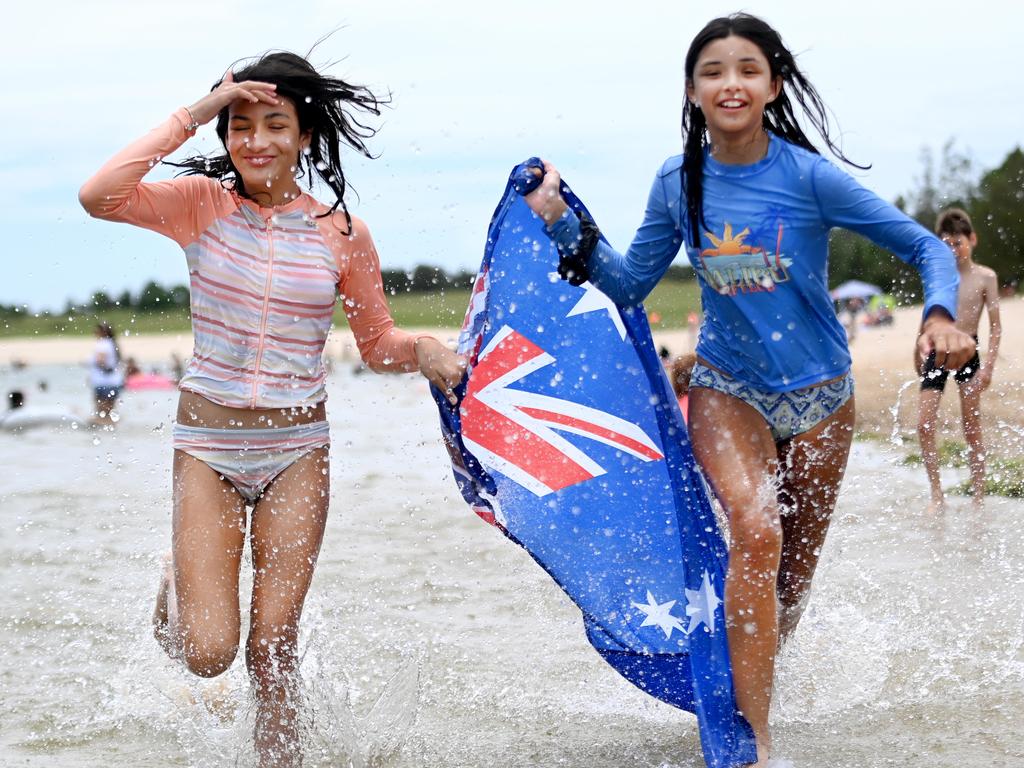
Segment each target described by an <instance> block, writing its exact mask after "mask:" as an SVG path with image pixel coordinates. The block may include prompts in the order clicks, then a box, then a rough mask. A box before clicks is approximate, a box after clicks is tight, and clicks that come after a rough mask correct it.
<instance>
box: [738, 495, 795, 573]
mask: <svg viewBox="0 0 1024 768" xmlns="http://www.w3.org/2000/svg"><path fill="white" fill-rule="evenodd" d="M729 530H730V535H731V538H732V546H731V547H730V549H731V550H732V554H731V557H739V558H740V559H741V560H743V561H745V562H746V563H748V564H749V565H752V566H763V567H770V566H774V568H773V569H772V570H777V569H778V562H779V557H780V556H781V554H782V524H781V522H780V521H779V511H778V508H777V506H775V505H753V506H751V507H748V508H746V509H743V510H736V511H734V512H732V513H730V516H729Z"/></svg>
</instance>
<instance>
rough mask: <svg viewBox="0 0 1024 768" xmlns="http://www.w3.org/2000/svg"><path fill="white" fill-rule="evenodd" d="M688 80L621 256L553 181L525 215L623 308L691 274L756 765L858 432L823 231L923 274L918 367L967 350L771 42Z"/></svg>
mask: <svg viewBox="0 0 1024 768" xmlns="http://www.w3.org/2000/svg"><path fill="white" fill-rule="evenodd" d="M685 69H686V100H685V102H684V106H683V130H684V135H685V139H686V147H685V154H684V155H683V156H677V157H673V158H669V159H668V160H667V161H665V163H664V164H663V165H662V166H661V168H660V169H659V170H658V172H657V175H656V176H655V178H654V185H653V187H652V189H651V193H650V198H649V200H648V203H647V210H646V213H645V215H644V220H643V224H642V225H641V226H640V229H639V230H638V231H637V233H636V236H635V238H634V240H633V243H632V245H631V246H630V248H629V250H628V251H626V253H625V254H619V253H617V252H616V251H614V250H613V249H612V248H611V247H609V246H608V245H606V244H605V243H602V242H600V241H597V238H595V237H593V236H592V235H593V232H592V231H591V232H587V230H588V229H590V230H592V228H593V223H592V222H589V221H583V222H581V221H579V220H578V219H577V217H576V216H575V215H573V214H572V213H571V212H570V211H569V210H568V208H567V207H566V204H565V202H564V201H563V200H562V198H561V196H560V194H559V184H560V178H559V174H558V171H557V170H556V169H555V167H554V166H553V165H551V164H550V163H545V166H544V179H543V181H542V183H541V185H540V186H539V187H538V188H537V189H536V190H535V191H534V192H532V193H531V194H530V195H528V196H527V198H526V199H527V202H528V203H529V204H530V207H531V208H532V209H533V210H534V211H535V212H536V213H537V214H538V215H539V216H541V217H542V218H543V219H544V221H545V223H546V224H547V231H548V234H549V235H550V236H551V237H552V239H553V240H554V242H555V244H556V245H557V246H558V250H559V252H560V254H561V256H562V263H561V265H560V272H561V273H562V274H563V276H565V277H567V278H568V279H570V281H572V282H574V283H576V284H579V283H582V282H583V281H584V280H586V279H590V280H591V281H592V282H593V283H594V284H595V285H597V286H598V287H599V288H600V289H601V290H602V291H604V292H605V293H606V294H608V295H609V296H610V297H611V298H613V299H614V300H615V301H616V302H618V303H620V304H625V305H630V304H637V303H639V302H641V301H642V300H643V299H644V297H645V296H646V295H647V294H648V293H649V292H650V291H651V289H652V288H653V287H654V285H655V284H656V283H657V282H658V280H659V279H660V278H661V276H662V275H663V274H664V272H665V270H666V269H667V268H668V266H669V264H670V263H671V262H672V260H673V258H674V257H675V255H676V254H677V253H678V251H679V249H680V247H683V246H684V245H685V247H686V250H687V254H688V256H689V258H690V262H691V263H692V264H693V267H694V269H695V270H696V272H697V275H698V278H699V280H700V285H701V300H702V302H703V307H704V316H705V320H704V325H703V327H702V328H701V334H700V341H699V343H698V345H697V357H698V362H697V365H696V366H695V368H694V370H693V373H692V376H691V380H690V408H689V415H690V424H689V429H690V439H691V442H692V445H693V452H694V455H695V456H696V458H697V460H698V462H699V463H700V465H701V468H702V470H703V472H704V475H705V477H706V478H707V479H708V481H709V483H710V485H711V487H712V489H713V490H714V493H715V495H716V496H717V497H718V499H719V501H720V502H721V504H722V507H723V508H724V510H725V512H726V514H727V515H728V517H729V523H730V542H729V547H730V550H729V569H728V573H727V578H726V589H725V611H726V618H727V626H728V634H729V648H730V655H731V656H732V664H733V679H734V684H735V689H736V699H737V704H738V706H739V708H740V710H741V711H742V713H743V714H744V716H745V717H746V718H747V720H748V721H749V722H750V725H751V726H752V728H753V730H754V734H755V736H756V738H757V747H758V762H757V765H758V766H761V765H764V764H766V762H767V760H768V754H769V751H770V748H771V738H770V733H769V728H768V710H769V704H770V701H771V690H772V676H773V673H774V666H775V654H776V649H777V648H778V645H779V643H780V640H782V639H785V637H786V636H788V635H789V633H791V632H792V631H793V629H794V628H795V627H796V624H797V622H798V621H799V619H800V615H801V613H802V610H803V606H804V602H805V597H806V595H807V590H808V588H809V587H810V583H811V577H812V575H813V573H814V569H815V566H816V565H817V561H818V554H819V552H820V551H821V547H822V544H823V543H824V539H825V533H826V531H827V529H828V523H829V518H830V516H831V514H832V510H833V508H834V506H835V501H836V495H837V492H838V490H839V483H840V481H841V479H842V476H843V472H844V471H845V467H846V459H847V456H848V454H849V449H850V442H851V440H852V433H853V423H854V400H853V381H852V379H851V377H850V353H849V350H848V349H847V345H846V335H845V333H844V331H843V328H842V326H841V325H840V324H839V322H838V320H837V319H836V316H835V312H834V310H833V308H832V302H831V300H830V299H829V296H828V281H827V267H828V235H829V231H830V230H831V229H832V228H833V227H836V226H841V227H846V228H849V229H852V230H854V231H856V232H859V233H860V234H862V235H865V236H867V237H869V238H870V239H872V240H873V241H875V242H876V243H878V244H879V245H881V246H883V247H884V248H886V249H887V250H890V251H893V252H894V253H896V254H897V255H898V256H899V257H900V258H902V259H903V260H905V261H907V262H908V263H910V264H913V265H914V266H915V267H917V269H918V270H919V271H920V273H921V277H922V280H923V282H924V287H925V309H924V319H923V323H922V326H921V331H920V337H919V340H918V351H919V354H920V355H922V358H923V357H926V356H927V355H928V354H929V353H931V352H932V351H934V352H935V354H936V357H937V358H938V359H939V360H940V361H942V362H941V364H942V365H943V366H944V367H945V368H948V369H951V370H955V369H956V368H957V367H958V366H961V365H963V364H964V363H965V362H967V360H968V358H970V356H971V355H972V354H973V353H974V341H973V340H972V339H971V337H970V336H968V335H967V334H965V333H962V332H961V331H958V330H957V329H956V327H955V326H954V324H953V317H954V314H955V312H956V299H957V272H956V267H955V264H954V262H953V258H952V255H951V254H950V252H949V249H948V248H947V247H945V246H944V245H943V244H942V243H941V242H940V241H939V240H938V239H937V238H935V237H934V236H933V235H932V234H931V233H930V232H928V231H927V230H925V229H924V228H923V227H921V226H919V225H917V224H916V223H915V222H913V221H912V220H910V219H909V218H907V217H906V216H905V215H904V214H903V213H901V212H900V211H899V210H898V209H896V208H895V207H894V206H892V205H890V204H888V203H886V202H885V201H883V200H881V199H880V198H878V197H877V196H876V195H874V194H873V193H871V192H869V191H867V190H866V189H864V188H863V187H861V186H860V185H859V184H858V183H857V182H856V181H854V180H853V179H852V178H850V177H849V176H847V175H846V174H845V173H844V172H842V171H840V170H838V169H837V168H836V167H835V166H833V165H832V164H831V163H830V162H829V161H827V160H826V159H824V158H823V157H821V155H819V154H818V152H817V150H816V149H815V148H814V146H813V145H812V144H811V142H810V140H809V139H808V138H807V137H806V136H805V135H804V133H803V131H802V130H801V128H800V127H799V126H798V125H797V122H796V120H795V117H794V114H793V108H792V103H791V102H790V97H793V98H795V100H796V102H797V103H798V104H800V106H801V107H802V109H803V112H804V114H805V116H806V118H807V119H808V120H809V121H810V123H811V124H812V125H813V126H814V127H815V128H816V129H817V131H818V133H819V134H820V135H821V137H822V139H823V140H824V141H825V143H826V144H827V146H828V147H829V149H830V150H832V151H833V152H834V153H835V154H836V156H837V157H839V158H840V159H842V160H843V161H845V162H849V160H847V158H846V157H845V156H844V155H843V154H842V152H841V151H839V150H838V149H837V148H836V147H835V145H834V144H833V142H832V140H831V139H830V137H829V130H828V120H827V117H826V112H825V107H824V105H823V104H822V102H821V100H820V98H819V97H818V95H817V92H816V91H815V90H814V88H813V86H812V85H811V84H810V83H809V82H808V81H807V79H806V78H805V77H804V75H803V74H802V73H801V72H800V71H799V70H798V69H797V66H796V62H795V60H794V58H793V55H792V53H790V51H789V50H787V49H786V47H785V46H784V44H783V43H782V40H781V38H780V37H779V35H778V33H777V32H776V31H775V30H774V29H772V28H771V27H770V26H769V25H768V24H766V23H765V22H763V21H761V20H760V19H757V18H755V17H753V16H749V15H746V14H736V15H733V16H729V17H727V18H720V19H715V20H713V21H712V22H710V23H709V24H708V25H707V26H706V27H705V28H704V29H703V30H702V31H701V32H700V33H699V34H698V35H697V37H696V38H695V39H694V41H693V43H692V44H691V45H690V49H689V51H688V53H687V56H686V64H685ZM851 164H852V163H851ZM538 173H539V171H538ZM595 242H596V245H595ZM588 250H589V252H587V251H588Z"/></svg>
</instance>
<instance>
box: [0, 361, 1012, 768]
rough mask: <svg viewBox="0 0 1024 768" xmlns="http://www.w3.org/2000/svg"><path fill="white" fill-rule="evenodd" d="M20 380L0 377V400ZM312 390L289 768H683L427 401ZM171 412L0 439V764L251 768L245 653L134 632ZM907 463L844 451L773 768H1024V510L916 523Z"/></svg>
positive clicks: (134, 402)
mask: <svg viewBox="0 0 1024 768" xmlns="http://www.w3.org/2000/svg"><path fill="white" fill-rule="evenodd" d="M19 376H20V377H21V378H22V379H27V380H29V381H31V382H34V381H35V380H36V379H38V378H40V377H45V378H46V379H47V380H48V381H49V383H50V391H49V392H47V393H45V394H40V393H37V392H34V391H33V392H31V393H30V395H29V397H30V401H32V402H35V403H37V404H40V405H43V404H56V403H61V404H64V405H70V406H73V407H77V409H78V410H79V411H80V412H82V413H84V411H85V410H86V392H85V387H84V383H83V374H82V372H81V371H80V370H74V369H66V368H57V367H53V368H40V369H32V370H30V371H28V372H24V373H22V374H19ZM14 381H15V375H14V374H12V373H10V372H0V391H6V390H7V389H9V388H10V387H11V386H12V383H14ZM329 391H330V400H329V410H330V417H331V424H332V433H333V441H334V443H333V448H332V453H333V457H332V469H331V479H332V506H331V518H330V521H329V523H328V530H327V536H326V540H325V542H324V547H323V552H322V555H321V558H320V562H319V567H318V569H317V575H316V578H315V580H314V584H313V588H312V590H311V593H310V597H309V600H308V602H307V608H306V613H305V616H304V620H303V622H304V627H303V634H302V637H303V653H304V659H303V664H302V669H303V679H304V681H305V686H306V696H307V699H308V701H309V706H308V711H309V712H310V715H309V718H308V719H309V723H308V724H307V725H308V727H307V731H308V733H307V760H306V765H307V766H332V767H333V766H336V767H338V768H342V767H344V766H349V765H355V766H361V765H381V766H385V765H386V766H395V767H396V768H398V767H400V766H401V767H404V766H418V767H419V766H423V767H426V766H430V767H435V766H466V767H467V768H468V767H475V766H494V765H497V766H510V767H516V766H541V765H543V766H571V767H576V766H579V767H580V768H583V767H584V766H586V767H587V768H605V767H607V768H611V767H612V766H615V767H621V766H644V767H648V766H649V767H650V768H670V767H672V768H684V767H685V768H689V767H693V768H696V767H697V766H701V765H702V761H701V759H700V756H699V745H698V741H697V734H696V727H695V724H694V720H693V718H692V717H691V716H689V715H687V714H685V713H680V712H678V711H676V710H673V709H672V708H670V707H668V706H666V705H663V704H660V703H658V702H656V701H654V700H652V699H650V698H648V697H646V696H644V695H643V694H641V693H639V692H638V691H637V690H635V689H634V688H632V687H631V686H630V685H629V684H627V683H626V682H624V681H623V680H622V679H620V678H619V677H618V676H617V675H616V674H615V673H614V672H612V671H611V669H610V668H609V667H607V666H606V665H605V664H604V663H603V662H602V661H601V660H600V659H599V658H598V657H597V655H596V654H595V653H594V652H593V651H592V650H591V649H590V648H589V646H588V645H587V643H586V641H585V639H584V636H583V632H582V629H581V626H582V625H581V620H580V617H579V613H578V611H576V609H575V608H574V607H573V606H572V605H571V604H570V603H569V601H568V599H567V598H565V597H564V596H563V595H562V593H561V592H560V591H559V590H558V589H557V588H556V587H555V586H554V584H553V583H552V582H551V581H550V580H549V579H548V577H547V576H546V575H545V574H544V573H543V572H542V571H541V570H540V569H539V568H538V567H537V566H536V565H535V564H534V563H533V561H532V560H531V559H530V558H529V557H528V556H527V555H526V554H525V553H523V552H522V551H520V550H519V549H518V548H517V547H515V546H514V545H512V544H511V543H509V542H507V541H506V540H504V539H503V538H502V537H501V536H500V535H499V534H498V533H497V532H496V531H495V530H493V529H492V528H490V527H489V526H487V525H485V524H483V523H482V522H480V521H479V520H478V519H477V518H476V517H475V516H474V515H473V514H472V513H471V512H470V511H469V510H468V508H466V507H465V505H464V504H463V503H462V501H461V498H459V497H458V494H457V492H456V491H455V487H454V483H453V482H452V480H451V475H450V471H449V468H448V462H447V456H446V454H445V452H444V450H443V449H442V447H441V445H440V441H439V437H438V430H437V428H436V416H435V411H434V406H433V404H432V403H431V402H430V401H429V399H428V398H427V396H426V388H425V385H423V384H421V383H420V381H419V380H418V379H413V378H410V377H399V378H383V377H376V376H371V375H366V376H353V375H352V374H351V373H350V372H349V371H347V370H344V371H339V372H337V373H335V374H334V375H332V377H331V380H330V385H329ZM174 402H175V396H174V393H162V392H158V393H131V394H129V395H128V396H127V397H126V398H125V400H124V401H123V403H122V407H121V415H122V419H121V422H120V423H119V425H118V428H117V431H116V432H114V433H107V432H93V431H89V430H72V429H70V428H62V429H38V430H34V431H31V432H26V433H24V434H21V435H17V436H15V435H11V434H7V433H3V432H0V466H3V467H4V468H5V472H4V475H3V480H2V481H0V584H2V587H3V588H2V589H0V700H2V701H3V705H4V706H3V709H4V717H3V718H0V765H2V766H56V767H58V768H71V767H72V766H74V767H76V768H77V767H78V766H83V767H84V766H109V765H127V766H139V767H140V768H142V767H145V766H203V767H204V768H205V767H207V766H235V765H239V766H247V765H249V762H250V757H249V751H248V750H249V747H248V742H249V739H248V732H249V729H250V727H251V720H250V718H251V712H250V708H249V705H248V703H247V702H248V695H247V683H246V677H245V671H244V665H243V664H242V663H241V660H238V661H236V663H235V665H234V667H232V669H231V670H230V671H229V672H228V673H227V674H226V675H225V676H224V679H223V680H222V681H197V680H195V679H191V678H190V677H189V676H188V675H187V674H186V673H184V672H182V671H180V670H178V669H177V668H175V667H174V666H173V665H172V664H171V663H170V662H168V661H167V660H166V659H165V658H164V657H163V656H162V654H161V653H160V651H159V650H158V648H157V645H156V643H155V642H154V641H153V640H152V636H151V634H150V630H149V617H150V614H151V612H152V607H153V595H154V592H155V588H156V586H157V581H158V577H159V571H160V557H161V555H162V553H163V552H164V551H166V550H167V548H168V545H169V506H170V505H169V500H170V457H171V449H170V422H171V416H172V414H173V408H174ZM901 457H902V454H901V453H899V452H897V451H896V450H895V449H893V448H891V447H889V446H888V445H884V444H876V443H857V444H856V445H855V447H854V452H853V456H852V458H851V462H850V468H849V471H848V473H847V477H846V481H845V484H844V487H843V493H842V496H841V498H840V502H839V507H838V510H837V512H836V515H835V517H834V519H833V523H832V530H831V533H830V536H829V539H828V542H827V544H826V546H825V551H824V553H823V556H822V562H821V565H820V567H819V571H818V576H817V577H816V582H815V589H814V591H813V593H812V598H811V602H810V605H809V607H808V610H807V614H806V616H805V619H804V621H803V623H802V624H801V626H800V628H799V629H798V631H797V633H796V635H795V636H794V638H793V640H792V641H791V643H790V645H789V646H788V647H787V648H786V649H785V651H784V654H783V656H782V658H781V660H780V670H779V675H778V683H777V685H778V688H777V691H778V693H777V698H776V705H775V707H776V712H775V715H774V721H775V723H776V724H777V725H776V747H777V749H776V752H777V754H779V755H781V756H784V757H787V758H789V759H790V760H792V761H793V763H794V765H795V766H797V768H816V767H818V766H823V767H824V766H850V767H856V766H865V767H867V766H921V765H928V766H951V767H952V766H957V767H958V768H961V767H962V768H974V767H975V766H977V767H978V768H980V767H981V766H986V767H990V766H1020V765H1024V740H1022V736H1024V726H1022V723H1024V649H1022V646H1024V600H1022V599H1021V597H1022V595H1024V525H1021V520H1022V517H1024V503H1022V502H1021V501H1020V500H1008V499H997V498H993V499H990V500H989V503H988V507H987V509H986V510H985V511H984V512H983V513H982V514H980V515H978V514H975V513H973V512H971V510H970V506H969V504H968V502H967V501H966V500H961V499H956V498H954V499H953V500H952V503H951V504H950V508H949V511H948V512H947V513H946V515H945V516H944V517H943V518H941V519H930V518H926V517H925V516H924V514H923V509H924V506H925V500H926V486H925V479H924V471H923V470H922V469H921V468H920V467H904V466H902V465H901V464H900V463H899V460H900V458H901ZM961 477H962V474H961V473H960V472H959V471H956V470H953V471H950V474H949V475H948V476H945V479H946V480H948V481H949V484H952V482H953V481H954V480H958V479H960V478H961ZM242 588H243V590H245V592H243V594H247V590H248V583H246V582H245V580H243V585H242ZM243 603H244V601H243ZM378 699H379V701H378ZM375 704H376V706H375Z"/></svg>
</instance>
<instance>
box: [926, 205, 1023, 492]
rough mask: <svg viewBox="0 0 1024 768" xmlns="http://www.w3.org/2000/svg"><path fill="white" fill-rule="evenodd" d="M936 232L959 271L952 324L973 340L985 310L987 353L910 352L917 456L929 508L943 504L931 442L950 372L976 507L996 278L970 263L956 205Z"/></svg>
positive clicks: (970, 244)
mask: <svg viewBox="0 0 1024 768" xmlns="http://www.w3.org/2000/svg"><path fill="white" fill-rule="evenodd" d="M935 232H936V234H937V235H938V236H939V237H941V238H942V241H943V242H944V243H946V245H948V246H949V248H950V250H951V251H953V255H954V256H956V268H957V271H958V272H959V273H960V296H959V299H958V301H957V318H956V325H957V328H959V329H960V330H961V331H963V332H964V333H969V334H970V335H971V336H973V337H974V340H975V342H977V340H978V327H979V326H980V325H981V313H982V311H983V310H985V311H987V312H988V327H989V336H988V354H987V355H986V356H985V362H981V358H980V356H979V355H978V353H977V352H975V353H974V356H973V357H972V358H971V359H970V360H968V361H967V362H966V363H964V364H963V365H960V366H952V365H950V364H947V365H944V366H943V365H940V364H937V363H936V361H935V353H934V352H933V353H931V354H930V355H928V357H927V358H921V357H920V355H918V354H917V352H916V351H915V355H914V361H915V365H916V366H917V370H918V373H920V375H921V401H920V412H919V414H918V420H917V437H918V440H919V441H920V443H921V458H922V459H923V461H924V468H925V471H926V472H927V473H928V484H929V486H930V487H931V505H930V506H929V510H930V511H931V512H941V511H943V510H944V509H945V504H946V499H945V496H944V495H943V493H942V483H941V480H940V478H939V452H938V450H937V448H936V445H935V427H936V422H937V421H938V415H939V401H940V400H941V399H942V393H943V392H944V391H945V389H946V380H947V379H948V378H949V374H950V372H952V373H953V379H954V381H956V383H957V389H958V390H959V391H960V420H961V423H962V424H963V430H964V438H965V440H966V441H967V463H968V465H969V466H970V468H971V496H972V497H973V500H974V506H975V508H976V509H977V508H981V506H982V505H983V504H984V501H985V443H984V440H983V438H982V429H981V393H982V392H984V391H985V390H986V389H988V387H989V385H990V384H991V383H992V372H993V371H994V370H995V365H996V358H997V357H998V356H999V341H1000V339H1001V338H1002V334H1003V329H1002V324H1001V323H1000V322H999V281H998V280H997V279H996V273H995V272H994V271H993V270H991V269H989V268H988V267H985V266H982V265H981V264H976V263H975V262H974V249H975V248H976V247H977V245H978V235H977V233H976V232H975V231H974V226H973V225H972V224H971V219H970V217H969V216H968V215H967V213H966V212H965V211H962V210H960V209H959V208H949V209H947V210H945V211H942V213H940V214H939V217H938V220H937V221H936V223H935Z"/></svg>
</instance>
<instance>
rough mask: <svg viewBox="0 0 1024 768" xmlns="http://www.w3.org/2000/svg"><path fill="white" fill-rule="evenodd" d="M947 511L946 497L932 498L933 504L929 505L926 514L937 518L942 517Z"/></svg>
mask: <svg viewBox="0 0 1024 768" xmlns="http://www.w3.org/2000/svg"><path fill="white" fill-rule="evenodd" d="M945 511H946V497H945V496H932V500H931V503H930V504H928V510H927V511H926V512H925V514H927V515H930V516H932V517H935V516H936V515H941V514H943V513H944V512H945Z"/></svg>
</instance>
